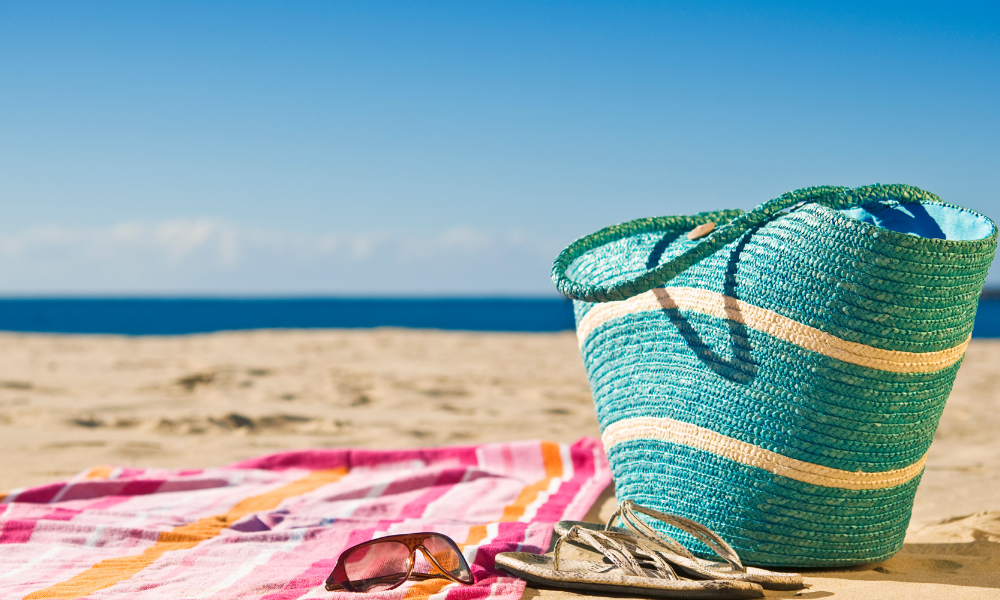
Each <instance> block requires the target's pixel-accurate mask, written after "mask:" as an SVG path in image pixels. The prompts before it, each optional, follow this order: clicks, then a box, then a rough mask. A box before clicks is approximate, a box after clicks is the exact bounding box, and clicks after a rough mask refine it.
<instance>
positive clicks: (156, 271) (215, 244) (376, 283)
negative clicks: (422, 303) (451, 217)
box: [0, 219, 559, 295]
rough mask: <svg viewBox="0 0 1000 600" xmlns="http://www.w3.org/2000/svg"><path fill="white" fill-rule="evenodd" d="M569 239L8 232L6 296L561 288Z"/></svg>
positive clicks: (172, 225) (54, 229)
mask: <svg viewBox="0 0 1000 600" xmlns="http://www.w3.org/2000/svg"><path fill="white" fill-rule="evenodd" d="M558 250H559V246H558V244H553V243H551V242H548V241H545V240H540V239H537V238H536V237H533V236H531V235H530V234H528V233H525V232H522V231H517V232H502V233H500V234H495V233H490V232H487V231H482V230H477V229H472V228H467V227H456V228H451V229H446V230H442V231H438V232H432V233H428V234H423V235H420V234H414V233H400V232H395V231H388V230H387V231H368V232H351V233H344V232H330V233H324V234H310V233H302V232H294V231H280V230H268V229H261V228H253V227H246V226H243V225H240V224H237V223H233V222H229V221H222V220H215V219H189V220H170V221H161V222H138V221H136V222H126V223H117V224H113V225H110V226H107V227H98V228H82V227H67V226H61V225H50V226H44V227H35V228H30V229H25V230H22V231H18V232H13V233H6V234H0V293H6V294H32V293H42V294H47V293H70V294H72V293H87V294H89V293H96V294H100V293H115V294H118V293H139V294H144V293H181V294H183V293H223V294H225V293H237V294H239V293H278V294H281V293H378V294H403V295H405V294H414V293H416V294H426V293H430V294H432V293H540V294H550V293H554V291H553V289H552V287H551V284H550V283H548V269H549V265H550V263H551V259H552V258H553V257H554V256H555V253H556V252H557V251H558Z"/></svg>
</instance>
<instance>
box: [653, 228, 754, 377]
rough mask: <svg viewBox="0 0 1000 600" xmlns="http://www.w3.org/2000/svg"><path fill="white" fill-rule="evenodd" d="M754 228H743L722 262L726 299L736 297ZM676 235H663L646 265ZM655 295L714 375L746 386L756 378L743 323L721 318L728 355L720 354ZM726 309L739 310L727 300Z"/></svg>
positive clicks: (734, 312) (659, 255) (733, 312)
mask: <svg viewBox="0 0 1000 600" xmlns="http://www.w3.org/2000/svg"><path fill="white" fill-rule="evenodd" d="M758 229H760V226H757V227H754V228H753V229H750V230H749V231H747V232H746V233H745V234H744V235H743V237H742V238H741V239H740V242H739V243H738V244H737V245H736V247H734V248H733V251H732V252H731V253H730V255H729V260H728V261H727V263H726V273H725V282H724V283H723V294H724V295H725V296H727V297H729V298H733V299H739V296H738V292H737V282H736V274H737V265H738V263H739V259H740V254H741V253H742V252H743V249H744V248H745V247H746V244H747V242H749V241H750V238H751V237H752V236H753V235H754V233H756V232H757V230H758ZM678 237H680V233H673V232H671V233H667V234H665V235H664V236H663V237H662V238H661V239H660V240H659V241H658V242H657V243H656V245H654V246H653V249H652V250H651V251H650V253H649V258H648V259H647V260H646V268H647V269H653V268H656V267H657V266H658V265H659V264H660V260H661V259H662V258H663V253H664V251H666V249H667V247H668V246H670V244H672V243H673V242H674V241H676V240H677V238H678ZM658 297H659V298H660V304H661V306H663V313H664V314H665V315H666V316H667V318H668V319H670V322H671V323H673V325H674V327H676V328H677V331H678V333H680V335H681V337H682V338H683V339H684V342H685V343H686V344H687V345H688V348H690V349H691V351H692V352H694V354H695V356H697V357H698V359H699V360H701V362H703V363H704V364H705V366H706V367H708V368H709V369H711V370H712V371H713V372H714V373H715V374H716V375H718V376H720V377H722V378H724V379H726V380H728V381H732V382H733V383H738V384H741V385H747V384H749V383H750V382H752V381H753V380H754V379H755V378H756V377H757V368H758V364H757V361H756V360H754V358H753V345H752V343H751V341H750V337H749V335H747V328H746V326H745V325H744V324H743V323H740V322H739V321H736V320H733V319H725V327H727V328H728V330H729V332H728V337H729V356H728V357H726V356H722V355H721V354H719V353H718V352H716V351H715V350H713V349H712V348H711V347H710V346H709V344H708V343H707V342H706V341H705V340H704V339H702V337H701V335H699V333H698V332H697V331H695V328H694V326H692V325H691V323H690V322H689V321H688V320H687V319H686V318H685V317H684V315H683V314H682V313H681V311H680V309H678V308H677V307H675V306H672V305H671V303H670V301H669V298H665V297H662V296H658ZM726 312H727V314H730V315H733V316H737V315H738V313H739V306H738V304H737V303H736V302H727V303H726Z"/></svg>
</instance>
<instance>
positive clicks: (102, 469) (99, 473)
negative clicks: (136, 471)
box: [83, 465, 115, 479]
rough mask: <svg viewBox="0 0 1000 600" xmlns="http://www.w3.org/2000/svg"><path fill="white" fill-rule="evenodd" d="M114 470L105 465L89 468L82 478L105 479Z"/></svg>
mask: <svg viewBox="0 0 1000 600" xmlns="http://www.w3.org/2000/svg"><path fill="white" fill-rule="evenodd" d="M114 470H115V468H114V467H109V466H107V465H100V466H97V467H93V468H91V469H90V470H89V471H87V474H86V475H84V476H83V478H84V479H107V478H108V477H110V476H111V473H112V472H113V471H114Z"/></svg>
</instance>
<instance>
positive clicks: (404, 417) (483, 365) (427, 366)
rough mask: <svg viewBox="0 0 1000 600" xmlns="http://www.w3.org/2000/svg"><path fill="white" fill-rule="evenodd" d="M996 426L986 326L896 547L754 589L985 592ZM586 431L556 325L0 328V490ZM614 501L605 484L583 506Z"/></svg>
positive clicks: (575, 376)
mask: <svg viewBox="0 0 1000 600" xmlns="http://www.w3.org/2000/svg"><path fill="white" fill-rule="evenodd" d="M998 432H1000V340H975V341H973V343H972V344H971V345H970V347H969V351H968V354H967V355H966V358H965V361H964V362H963V364H962V368H961V370H960V371H959V375H958V379H957V381H956V383H955V388H954V391H953V393H952V396H951V398H950V399H949V401H948V406H947V408H946V409H945V412H944V415H943V416H942V419H941V425H940V427H939V429H938V433H937V435H936V436H935V441H934V444H933V445H932V447H931V453H930V456H929V459H928V463H927V470H926V472H925V474H924V476H923V481H922V482H921V484H920V488H919V490H918V492H917V497H916V501H915V505H914V511H913V519H912V521H911V524H910V528H909V531H908V534H907V538H906V545H905V546H904V548H903V550H902V551H901V552H900V553H899V554H898V555H896V556H895V557H893V558H892V559H890V560H888V561H886V562H884V563H881V564H878V565H869V566H865V567H858V568H855V569H850V570H840V571H817V572H810V573H807V581H808V582H809V583H810V584H812V587H811V588H810V589H808V590H804V591H802V592H798V593H797V592H769V593H768V596H769V597H776V598H826V597H836V598H876V599H882V598H886V599H888V598H959V597H960V598H998V597H1000V442H998V437H1000V434H998ZM584 435H590V436H595V437H596V436H599V430H598V427H597V421H596V417H595V415H594V410H593V405H592V403H591V398H590V391H589V388H588V385H587V381H586V377H585V374H584V371H583V367H582V365H581V361H580V356H579V354H578V351H577V348H576V341H575V336H574V335H573V334H571V333H559V334H503V333H463V332H439V331H415V330H399V329H376V330H345V331H329V330H313V331H251V332H229V333H217V334H209V335H196V336H181V337H144V338H125V337H117V336H63V335H21V334H0V452H2V453H3V456H5V457H6V460H4V461H2V462H0V490H6V489H12V488H18V487H24V486H30V485H37V484H41V483H46V482H50V481H53V480H58V479H62V478H66V477H68V476H71V475H73V474H75V473H77V472H78V471H80V470H82V469H84V468H87V467H90V466H94V465H98V464H117V465H137V466H138V465H142V466H162V467H195V466H213V465H222V464H226V463H229V462H232V461H235V460H239V459H242V458H247V457H250V456H255V455H259V454H264V453H268V452H273V451H277V450H282V449H288V448H301V447H314V446H366V447H373V448H375V447H379V448H385V447H416V446H431V445H441V444H464V443H477V442H486V441H501V440H513V439H527V438H547V439H552V440H556V441H564V442H571V441H574V440H576V439H578V438H580V437H581V436H584ZM613 505H614V497H613V490H608V493H607V494H606V495H605V498H604V499H603V500H602V501H601V502H599V503H598V505H597V506H595V508H594V509H593V510H592V511H591V515H590V519H591V520H600V519H601V518H602V517H603V516H606V515H607V514H608V513H609V511H610V510H612V507H613ZM991 511H993V512H991ZM571 596H574V595H573V594H570V593H567V592H562V591H558V590H551V589H537V588H529V589H528V591H527V592H526V595H525V597H526V598H528V599H533V598H537V599H539V600H564V599H567V598H569V597H571Z"/></svg>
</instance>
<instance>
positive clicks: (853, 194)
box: [552, 184, 941, 302]
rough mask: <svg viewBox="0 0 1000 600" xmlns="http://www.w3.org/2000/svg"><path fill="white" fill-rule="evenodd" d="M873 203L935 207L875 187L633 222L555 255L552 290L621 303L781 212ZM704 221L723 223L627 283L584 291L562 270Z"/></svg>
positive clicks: (818, 191)
mask: <svg viewBox="0 0 1000 600" xmlns="http://www.w3.org/2000/svg"><path fill="white" fill-rule="evenodd" d="M879 198H895V199H899V200H901V201H903V202H904V203H914V202H920V201H921V200H927V201H936V202H940V201H941V199H940V198H938V197H937V196H935V195H934V194H931V193H930V192H925V191H924V190H921V189H919V188H915V187H913V186H909V185H903V184H893V185H880V184H875V185H869V186H865V187H860V188H855V189H850V188H846V187H840V186H830V185H824V186H817V187H810V188H803V189H800V190H795V191H793V192H786V193H784V194H782V195H780V196H778V197H777V198H774V199H772V200H768V201H767V202H765V203H763V204H761V205H760V206H758V207H757V208H755V209H753V210H751V211H750V212H744V211H742V210H720V211H716V212H708V213H699V214H697V215H693V216H689V217H688V216H673V217H655V218H647V219H636V220H635V221H629V222H627V223H622V224H620V225H612V226H611V227H605V228H604V229H602V230H600V231H598V232H597V233H593V234H591V235H588V236H585V237H582V238H580V239H578V240H576V241H575V242H573V243H572V244H570V245H569V246H568V247H567V248H566V249H565V250H563V251H562V252H560V253H559V256H557V257H556V260H555V262H554V263H553V265H552V281H553V282H554V283H555V284H556V289H558V290H559V291H560V292H562V293H563V294H565V295H566V296H569V297H570V298H572V299H574V300H582V301H584V302H613V301H618V300H626V299H628V298H631V297H633V296H637V295H639V294H641V293H643V292H647V291H649V290H651V289H653V288H655V287H659V286H661V285H663V284H665V283H666V282H668V281H670V280H671V279H673V278H674V277H677V276H678V275H680V274H681V273H683V272H684V271H685V270H687V269H688V268H689V267H691V266H692V265H695V264H697V263H698V262H700V261H701V260H703V259H705V258H707V257H708V256H711V255H712V254H714V253H716V252H717V251H718V250H719V249H720V248H722V247H723V246H725V245H726V244H729V243H730V242H733V241H734V240H736V239H738V238H739V237H740V236H741V235H743V234H744V233H746V232H747V231H749V230H750V229H752V228H754V227H756V226H758V225H761V224H763V223H764V222H766V221H768V220H770V219H772V218H773V217H774V216H775V215H777V214H778V213H779V212H781V211H783V210H785V209H786V208H791V207H793V206H795V205H798V204H806V203H810V202H815V203H817V204H820V205H822V206H826V207H828V208H833V209H843V208H854V207H857V206H861V205H863V204H866V203H868V202H870V201H872V200H874V199H879ZM709 221H712V222H714V223H716V224H718V223H723V225H722V226H721V227H718V228H717V229H715V230H714V231H713V232H712V233H711V234H710V235H708V236H707V237H705V238H703V239H702V241H700V242H699V243H698V244H696V245H695V246H693V247H691V248H688V249H687V250H686V251H684V252H683V253H682V254H680V255H679V256H677V257H675V258H673V259H671V260H670V261H667V262H665V263H663V264H662V265H660V266H658V267H656V268H653V269H650V270H648V271H646V272H645V273H643V274H641V275H637V276H636V277H633V278H631V279H628V280H625V281H622V282H620V283H616V284H613V285H588V284H584V283H580V282H578V281H574V280H572V279H570V278H569V276H567V275H566V270H567V269H568V268H569V266H570V265H571V264H572V263H573V261H575V260H576V259H578V258H580V257H581V256H583V255H584V254H586V253H587V252H590V251H591V250H594V249H595V248H599V247H601V246H604V245H606V244H610V243H612V242H616V241H618V240H622V239H625V238H628V237H632V236H634V235H638V234H640V233H659V232H668V231H678V232H685V231H690V230H691V229H693V228H694V227H696V226H698V225H701V224H703V223H708V222H709Z"/></svg>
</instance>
